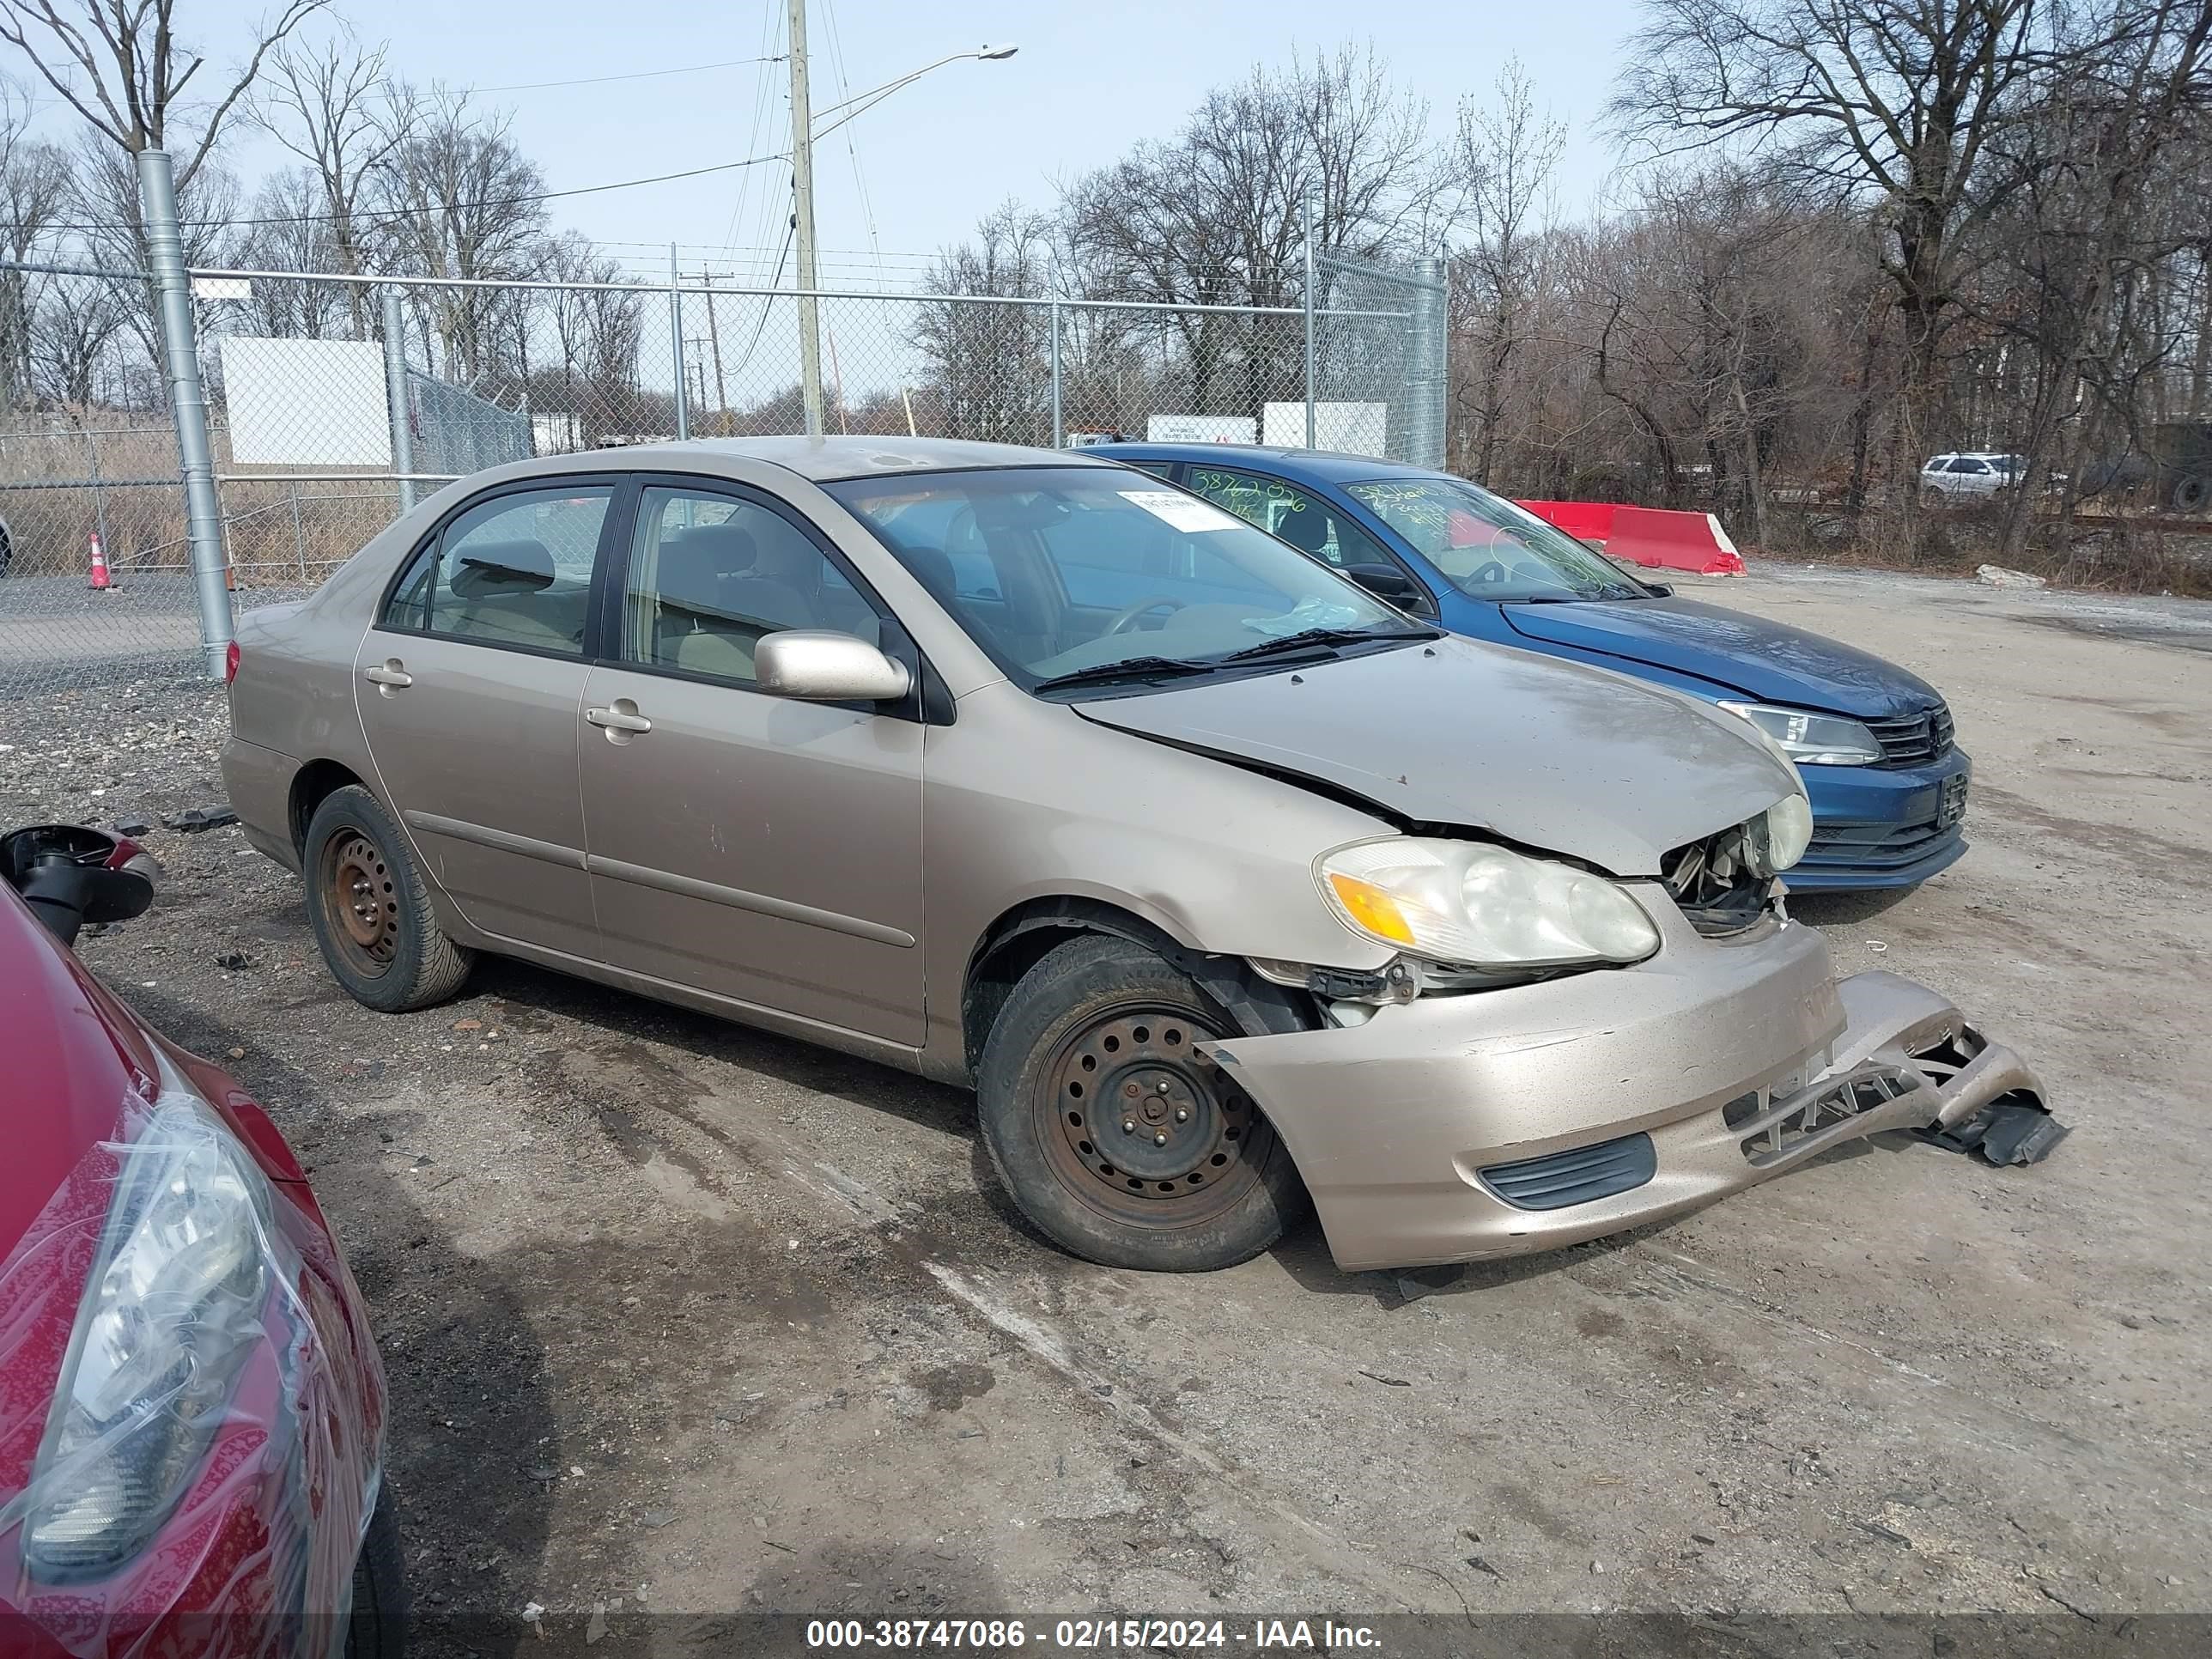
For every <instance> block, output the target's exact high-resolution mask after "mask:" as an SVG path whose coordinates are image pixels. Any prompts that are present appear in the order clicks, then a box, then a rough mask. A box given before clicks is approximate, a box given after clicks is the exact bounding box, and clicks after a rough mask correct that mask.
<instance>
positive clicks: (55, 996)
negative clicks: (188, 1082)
mask: <svg viewBox="0 0 2212 1659" xmlns="http://www.w3.org/2000/svg"><path fill="white" fill-rule="evenodd" d="M0 982H4V983H5V984H6V985H7V986H8V987H9V997H8V1010H9V1012H8V1073H9V1075H8V1085H7V1091H6V1094H5V1097H4V1099H5V1104H4V1106H0V1112H4V1114H5V1124H6V1135H7V1141H8V1156H7V1158H6V1160H5V1161H4V1163H0V1260H4V1259H5V1258H6V1257H7V1255H9V1252H10V1251H12V1250H13V1249H15V1244H16V1243H17V1241H18V1240H20V1239H21V1237H22V1236H23V1234H24V1232H25V1231H26V1230H27V1228H28V1227H29V1226H30V1225H31V1224H32V1222H33V1221H34V1220H36V1219H37V1218H38V1215H39V1212H40V1211H41V1210H42V1209H44V1208H45V1207H46V1203H47V1201H48V1200H50V1199H52V1198H53V1197H54V1195H55V1194H57V1193H58V1192H59V1191H60V1189H61V1188H62V1187H63V1186H64V1183H66V1182H68V1180H69V1177H70V1172H71V1171H72V1170H75V1169H76V1168H77V1166H78V1164H80V1163H81V1162H82V1159H83V1158H84V1155H85V1153H86V1152H88V1151H89V1150H91V1148H92V1147H93V1146H95V1145H97V1144H98V1143H99V1142H100V1141H102V1140H106V1139H112V1138H113V1136H114V1135H115V1133H117V1130H118V1127H119V1126H120V1125H121V1123H122V1121H123V1114H124V1109H125V1106H126V1105H127V1104H129V1103H131V1102H133V1101H134V1100H143V1099H144V1098H145V1097H146V1096H147V1091H148V1089H149V1079H151V1078H152V1076H153V1074H154V1072H155V1060H154V1055H153V1052H152V1050H151V1048H149V1046H148V1044H147V1042H146V1038H145V1036H144V1034H143V1032H142V1031H140V1030H138V1029H137V1026H136V1024H134V1023H133V1022H132V1021H131V1018H130V1017H129V1016H128V1015H127V1014H126V1013H125V1012H123V1011H122V1009H121V1008H120V1007H119V1006H118V1005H117V1004H116V1002H115V1001H114V1000H113V999H112V997H110V996H109V995H108V994H107V993H106V991H104V990H102V989H101V988H100V987H99V986H98V985H97V984H96V983H94V981H93V978H92V975H89V974H88V973H86V972H85V971H84V969H82V968H81V967H79V966H78V965H77V962H76V957H72V956H71V955H70V952H69V951H68V950H67V949H66V948H65V947H64V945H62V943H61V941H60V940H58V939H56V938H54V936H53V935H52V934H51V933H48V932H47V931H46V928H45V927H43V926H42V925H41V924H40V921H39V920H38V919H37V918H36V917H35V916H33V915H32V914H31V912H30V910H29V909H28V908H27V907H26V906H25V905H24V903H23V902H22V901H21V899H19V898H17V897H16V896H15V890H13V889H12V888H9V887H8V886H7V885H6V884H3V883H0ZM105 1203H106V1194H105V1193H104V1192H103V1193H102V1194H100V1204H101V1206H103V1207H104V1206H105Z"/></svg>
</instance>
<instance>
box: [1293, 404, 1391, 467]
mask: <svg viewBox="0 0 2212 1659" xmlns="http://www.w3.org/2000/svg"><path fill="white" fill-rule="evenodd" d="M1262 412H1263V413H1264V414H1265V415H1266V416H1267V440H1266V441H1267V443H1269V444H1271V445H1276V446H1279V447H1282V448H1285V449H1304V447H1306V406H1305V405H1304V404H1268V405H1267V408H1266V410H1263V411H1262ZM1389 425H1390V405H1389V404H1315V405H1314V442H1313V447H1315V448H1316V449H1334V450H1337V451H1339V452H1340V453H1343V454H1346V455H1375V456H1381V455H1383V454H1384V453H1387V451H1388V449H1389Z"/></svg>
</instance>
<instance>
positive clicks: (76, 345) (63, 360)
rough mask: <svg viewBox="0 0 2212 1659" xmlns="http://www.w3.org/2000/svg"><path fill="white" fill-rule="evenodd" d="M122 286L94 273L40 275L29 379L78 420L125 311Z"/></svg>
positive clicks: (95, 392)
mask: <svg viewBox="0 0 2212 1659" xmlns="http://www.w3.org/2000/svg"><path fill="white" fill-rule="evenodd" d="M130 309H131V307H130V302H129V295H128V290H127V289H124V288H122V287H120V286H118V284H116V283H110V282H106V281H103V280H101V279H100V278H99V277H96V276H52V277H46V278H44V279H42V280H41V281H40V285H39V289H38V291H37V293H36V295H35V297H34V299H33V304H32V307H31V328H30V336H31V337H30V343H29V359H30V366H31V376H32V379H31V384H32V386H33V389H34V390H35V391H36V392H37V393H38V395H39V396H40V398H44V399H45V400H46V401H47V402H48V403H49V404H58V405H59V406H60V407H61V408H62V409H64V410H67V411H68V412H69V413H70V414H71V415H74V416H76V417H77V419H78V420H79V421H80V422H82V419H83V417H84V415H85V413H86V411H87V410H89V409H90V408H91V407H92V405H93V404H94V402H95V401H96V400H97V399H98V398H99V394H100V368H101V367H102V365H103V363H104V362H107V361H108V360H109V359H110V356H111V352H110V346H111V343H112V342H113V340H114V338H115V337H116V336H117V335H118V333H119V332H121V331H122V330H123V329H124V327H125V324H126V322H127V321H128V319H129V315H130Z"/></svg>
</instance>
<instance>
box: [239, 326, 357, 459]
mask: <svg viewBox="0 0 2212 1659" xmlns="http://www.w3.org/2000/svg"><path fill="white" fill-rule="evenodd" d="M221 344H222V391H223V401H224V403H225V404H226V405H227V407H228V414H229V417H230V459H231V463H232V465H239V466H379V467H389V466H390V465H392V408H391V405H390V404H388V403H387V402H386V399H385V392H384V348H383V347H382V346H381V345H380V344H378V343H376V342H375V341H374V340H265V339H258V338H252V337H240V336H237V335H230V334H226V335H224V336H223V337H222V341H221Z"/></svg>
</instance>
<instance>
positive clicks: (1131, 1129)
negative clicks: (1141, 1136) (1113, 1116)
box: [1121, 1117, 1137, 1135]
mask: <svg viewBox="0 0 2212 1659" xmlns="http://www.w3.org/2000/svg"><path fill="white" fill-rule="evenodd" d="M1121 1133H1123V1134H1125V1135H1133V1134H1134V1133H1137V1126H1136V1125H1135V1124H1134V1123H1132V1122H1131V1121H1129V1120H1128V1119H1127V1118H1126V1117H1125V1118H1123V1119H1122V1120H1121Z"/></svg>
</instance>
